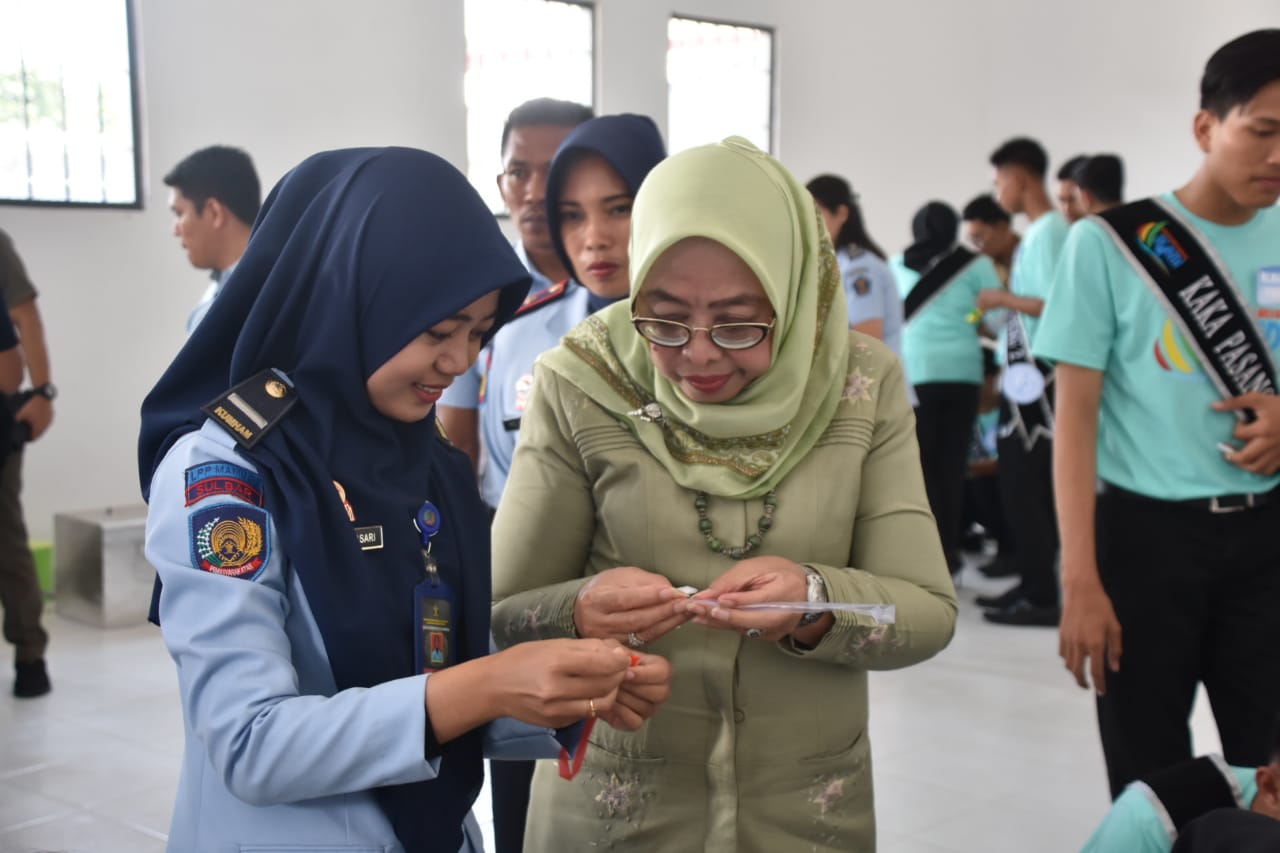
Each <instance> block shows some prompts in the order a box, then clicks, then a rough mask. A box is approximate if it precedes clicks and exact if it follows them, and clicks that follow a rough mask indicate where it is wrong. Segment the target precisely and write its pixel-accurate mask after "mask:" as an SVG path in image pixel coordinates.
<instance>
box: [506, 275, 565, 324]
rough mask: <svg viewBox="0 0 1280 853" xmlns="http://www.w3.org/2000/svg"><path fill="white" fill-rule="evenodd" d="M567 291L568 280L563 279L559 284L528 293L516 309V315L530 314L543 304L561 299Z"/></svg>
mask: <svg viewBox="0 0 1280 853" xmlns="http://www.w3.org/2000/svg"><path fill="white" fill-rule="evenodd" d="M568 292H569V280H568V279H565V280H564V281H562V282H560V283H559V284H553V285H551V286H550V287H547V288H543V289H542V290H539V291H538V292H537V293H530V294H529V296H528V298H527V299H525V301H524V304H523V305H521V306H520V308H519V310H517V311H516V316H517V317H523V316H524V315H525V314H532V313H533V312H534V311H537V310H538V309H539V308H541V307H543V306H544V305H550V304H551V303H553V302H555V301H556V300H558V299H563V298H564V297H565V294H567V293H568Z"/></svg>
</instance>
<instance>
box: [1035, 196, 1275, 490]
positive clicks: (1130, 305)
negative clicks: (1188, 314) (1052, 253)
mask: <svg viewBox="0 0 1280 853" xmlns="http://www.w3.org/2000/svg"><path fill="white" fill-rule="evenodd" d="M1160 200H1161V201H1163V202H1164V203H1165V204H1167V205H1169V206H1171V207H1172V208H1173V209H1174V210H1176V211H1177V212H1178V213H1180V214H1181V215H1182V216H1183V217H1184V218H1185V219H1186V220H1187V221H1188V222H1190V223H1191V225H1192V226H1193V227H1194V228H1195V229H1196V230H1198V231H1199V232H1200V234H1202V235H1203V236H1204V238H1205V239H1206V240H1208V242H1209V243H1211V244H1212V246H1213V250H1214V252H1215V254H1216V255H1217V256H1218V258H1219V259H1220V260H1221V262H1222V263H1223V264H1225V265H1226V267H1227V272H1229V274H1230V276H1231V277H1232V278H1233V279H1234V281H1235V284H1236V286H1237V287H1238V288H1239V289H1240V292H1241V295H1242V296H1243V301H1244V302H1245V303H1247V304H1248V305H1250V306H1253V307H1254V308H1255V309H1256V316H1257V319H1258V320H1259V323H1260V327H1261V329H1262V332H1263V336H1264V337H1265V339H1266V341H1267V344H1268V346H1269V347H1270V348H1271V351H1272V354H1273V357H1275V356H1276V355H1277V354H1278V353H1280V208H1275V207H1273V208H1269V209H1267V210H1261V211H1259V212H1258V213H1257V214H1256V215H1255V216H1254V217H1253V219H1251V220H1250V221H1249V222H1247V223H1245V224H1244V225H1238V226H1226V225H1218V224H1217V223H1214V222H1209V221H1207V220H1204V219H1201V218H1199V217H1198V216H1194V215H1193V214H1192V213H1191V212H1190V211H1188V210H1187V209H1186V208H1185V207H1183V206H1182V204H1181V202H1179V201H1178V200H1177V199H1176V198H1175V197H1174V195H1173V194H1172V193H1167V194H1165V195H1163V196H1161V197H1160ZM1033 348H1034V350H1035V353H1036V355H1038V356H1040V357H1042V358H1046V359H1049V360H1053V361H1059V362H1066V363H1067V364H1074V365H1079V366H1081V367H1087V368H1091V369H1093V370H1101V371H1103V372H1104V374H1105V375H1104V378H1103V383H1102V405H1101V415H1100V418H1099V421H1098V476H1099V477H1100V478H1102V479H1103V480H1106V481H1107V482H1109V483H1113V484H1114V485H1116V486H1119V487H1120V488H1122V489H1128V490H1130V491H1133V492H1138V493H1139V494H1143V495H1147V496H1149V497H1153V498H1159V499H1161V500H1188V499H1191V498H1204V497H1211V496H1213V495H1227V494H1239V493H1243V492H1264V491H1267V490H1269V489H1271V488H1273V487H1274V486H1276V485H1278V484H1280V474H1277V475H1274V476H1271V477H1262V476H1259V475H1257V474H1251V473H1249V472H1248V471H1245V470H1243V469H1241V468H1237V467H1236V466H1235V465H1232V464H1230V463H1229V462H1227V461H1226V460H1225V459H1223V458H1222V454H1221V452H1220V451H1219V450H1218V447H1217V445H1218V443H1219V442H1232V441H1233V440H1232V429H1233V428H1234V427H1235V424H1236V419H1235V417H1234V416H1233V415H1232V414H1230V413H1227V412H1215V411H1213V410H1212V409H1211V408H1210V405H1211V404H1212V403H1213V402H1214V401H1216V400H1217V399H1219V396H1218V393H1217V391H1216V389H1215V388H1214V387H1213V384H1212V383H1211V382H1210V381H1209V378H1208V376H1206V375H1205V372H1204V370H1203V369H1202V368H1201V366H1200V363H1199V361H1198V360H1197V359H1196V357H1195V355H1194V354H1193V353H1192V350H1191V348H1190V346H1188V344H1187V342H1186V341H1185V340H1183V339H1182V336H1181V334H1179V332H1178V329H1177V326H1176V324H1175V323H1174V321H1173V319H1172V317H1171V316H1170V314H1169V313H1168V311H1167V310H1166V309H1165V308H1164V306H1163V304H1162V303H1161V302H1160V301H1159V300H1158V299H1157V297H1156V296H1155V295H1154V294H1153V293H1152V292H1151V289H1150V286H1149V285H1148V284H1147V283H1146V282H1145V280H1144V279H1142V278H1140V277H1139V276H1138V274H1137V273H1136V272H1135V271H1134V269H1133V267H1132V266H1131V264H1130V261H1129V259H1128V257H1127V255H1126V254H1125V253H1124V252H1123V250H1121V249H1120V248H1119V247H1118V246H1116V244H1115V242H1114V240H1113V239H1112V237H1111V235H1110V231H1109V229H1107V226H1105V225H1103V224H1102V223H1101V222H1097V221H1094V220H1093V219H1092V218H1091V219H1085V220H1082V221H1080V222H1078V223H1076V224H1075V226H1073V227H1072V229H1071V234H1070V236H1069V237H1068V239H1067V245H1066V248H1065V249H1064V250H1063V256H1062V261H1061V263H1060V264H1059V267H1058V273H1057V276H1056V279H1055V282H1054V286H1053V291H1052V293H1051V294H1050V296H1049V302H1048V304H1047V305H1046V306H1045V312H1044V316H1043V317H1042V318H1041V323H1040V327H1039V331H1038V332H1037V333H1036V337H1035V338H1034V340H1033Z"/></svg>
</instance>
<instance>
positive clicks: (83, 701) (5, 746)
mask: <svg viewBox="0 0 1280 853" xmlns="http://www.w3.org/2000/svg"><path fill="white" fill-rule="evenodd" d="M964 580H965V586H964V587H963V588H962V589H961V592H960V597H961V601H962V604H961V612H960V626H959V629H958V631H957V633H956V638H955V641H954V642H953V643H952V644H951V647H950V648H948V649H947V650H946V651H945V652H944V653H943V654H942V655H940V656H939V657H938V658H937V659H935V660H933V661H930V662H929V663H926V664H923V665H921V666H916V667H913V668H911V669H907V670H903V671H901V672H891V673H877V674H876V675H874V676H873V680H872V695H871V706H872V722H871V726H872V728H871V732H872V743H873V745H874V761H875V784H876V790H877V794H876V800H877V806H876V809H877V813H878V816H879V826H880V845H879V848H880V850H881V851H884V853H973V851H990V853H1026V851H1028V850H1035V851H1036V853H1067V851H1076V850H1079V848H1080V845H1081V843H1082V842H1083V841H1084V840H1085V838H1087V837H1088V835H1089V833H1090V831H1091V829H1092V826H1093V825H1094V824H1095V823H1096V822H1097V820H1098V819H1099V818H1100V817H1101V816H1102V814H1103V812H1104V811H1105V809H1106V807H1107V788H1106V780H1105V776H1104V773H1103V766H1102V755H1101V751H1100V750H1099V747H1098V741H1097V734H1096V730H1095V725H1094V717H1093V703H1092V699H1091V697H1090V694H1088V693H1086V692H1085V691H1082V690H1080V689H1078V688H1077V687H1076V686H1075V684H1074V682H1073V681H1071V680H1070V678H1069V676H1068V675H1067V674H1066V672H1065V671H1064V670H1063V668H1062V665H1061V663H1060V662H1059V660H1058V657H1057V635H1056V632H1054V631H1051V630H1048V629H1041V628H1001V627H997V626H993V625H990V624H988V623H985V622H983V621H982V619H981V617H980V614H979V611H978V609H977V608H976V607H975V606H974V605H973V597H974V595H975V594H977V593H979V592H991V591H998V590H999V589H1000V587H1001V586H1002V585H1003V583H997V582H991V581H986V580H985V579H983V578H982V577H981V576H980V575H978V574H977V573H976V572H974V571H972V570H967V571H966V573H965V576H964ZM48 627H49V629H50V633H51V635H52V646H51V648H50V652H49V666H50V672H51V675H52V677H53V681H54V691H53V693H52V694H50V695H49V696H47V697H44V698H41V699H36V700H26V701H18V700H15V699H13V698H12V697H11V696H10V695H9V684H8V682H7V681H5V680H0V688H2V689H3V691H4V692H3V694H2V695H0V853H33V852H34V851H60V853H72V851H75V853H151V851H160V850H163V849H164V840H165V833H166V832H167V829H168V822H169V812H170V808H171V805H172V800H173V792H174V787H175V784H176V778H177V768H178V761H179V756H180V754H181V750H182V719H181V714H180V712H179V708H178V699H177V695H176V679H175V677H174V671H173V665H172V663H171V661H170V660H169V657H168V655H167V654H166V652H165V650H164V646H163V644H162V643H161V640H160V636H159V632H158V631H157V630H155V629H154V628H151V627H150V626H140V627H137V628H130V629H118V630H114V631H100V630H97V629H94V628H89V627H86V626H84V625H80V624H77V623H75V622H71V621H68V620H65V619H60V618H57V617H56V616H54V615H53V614H52V612H51V613H50V616H49V619H48ZM6 671H7V670H6ZM1193 728H1194V730H1195V732H1196V741H1197V745H1198V747H1199V751H1201V752H1204V751H1211V750H1215V749H1217V748H1218V745H1217V740H1216V734H1215V733H1214V732H1213V726H1212V719H1211V717H1210V716H1209V713H1208V711H1207V703H1205V702H1203V701H1201V702H1200V703H1199V704H1198V706H1197V710H1196V714H1195V716H1194V718H1193ZM476 807H477V815H478V816H479V817H480V818H481V823H482V825H485V826H486V830H487V829H488V825H487V823H488V821H487V818H488V815H489V805H488V792H487V791H485V792H484V793H483V794H482V795H481V799H480V801H479V802H478V803H477V805H476Z"/></svg>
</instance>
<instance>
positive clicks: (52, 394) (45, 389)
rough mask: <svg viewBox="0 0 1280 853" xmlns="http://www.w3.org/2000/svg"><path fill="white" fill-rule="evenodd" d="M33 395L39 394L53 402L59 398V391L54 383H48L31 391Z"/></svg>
mask: <svg viewBox="0 0 1280 853" xmlns="http://www.w3.org/2000/svg"><path fill="white" fill-rule="evenodd" d="M31 393H32V394H39V395H40V396H41V397H44V398H45V399H46V400H49V401H50V402H52V401H53V400H54V399H55V398H56V397H57V396H58V389H57V388H56V387H54V384H53V383H52V382H46V383H44V384H43V385H37V386H36V387H35V388H32V389H31Z"/></svg>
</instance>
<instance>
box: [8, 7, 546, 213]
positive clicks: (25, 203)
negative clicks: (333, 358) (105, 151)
mask: <svg viewBox="0 0 1280 853" xmlns="http://www.w3.org/2000/svg"><path fill="white" fill-rule="evenodd" d="M118 2H121V3H124V9H125V12H124V18H125V41H126V43H127V44H126V49H127V51H128V56H129V122H130V126H131V130H132V134H133V197H134V200H133V201H131V202H126V201H75V200H66V201H56V200H54V199H43V198H8V197H5V196H0V206H4V207H28V208H76V209H89V210H144V209H145V205H144V199H143V177H142V168H143V163H142V161H143V154H142V146H143V139H142V118H141V112H142V111H141V104H140V98H139V94H138V93H139V89H140V82H139V79H138V22H137V12H136V10H135V9H134V4H135V0H118ZM566 2H567V0H566ZM28 178H30V174H28Z"/></svg>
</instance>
